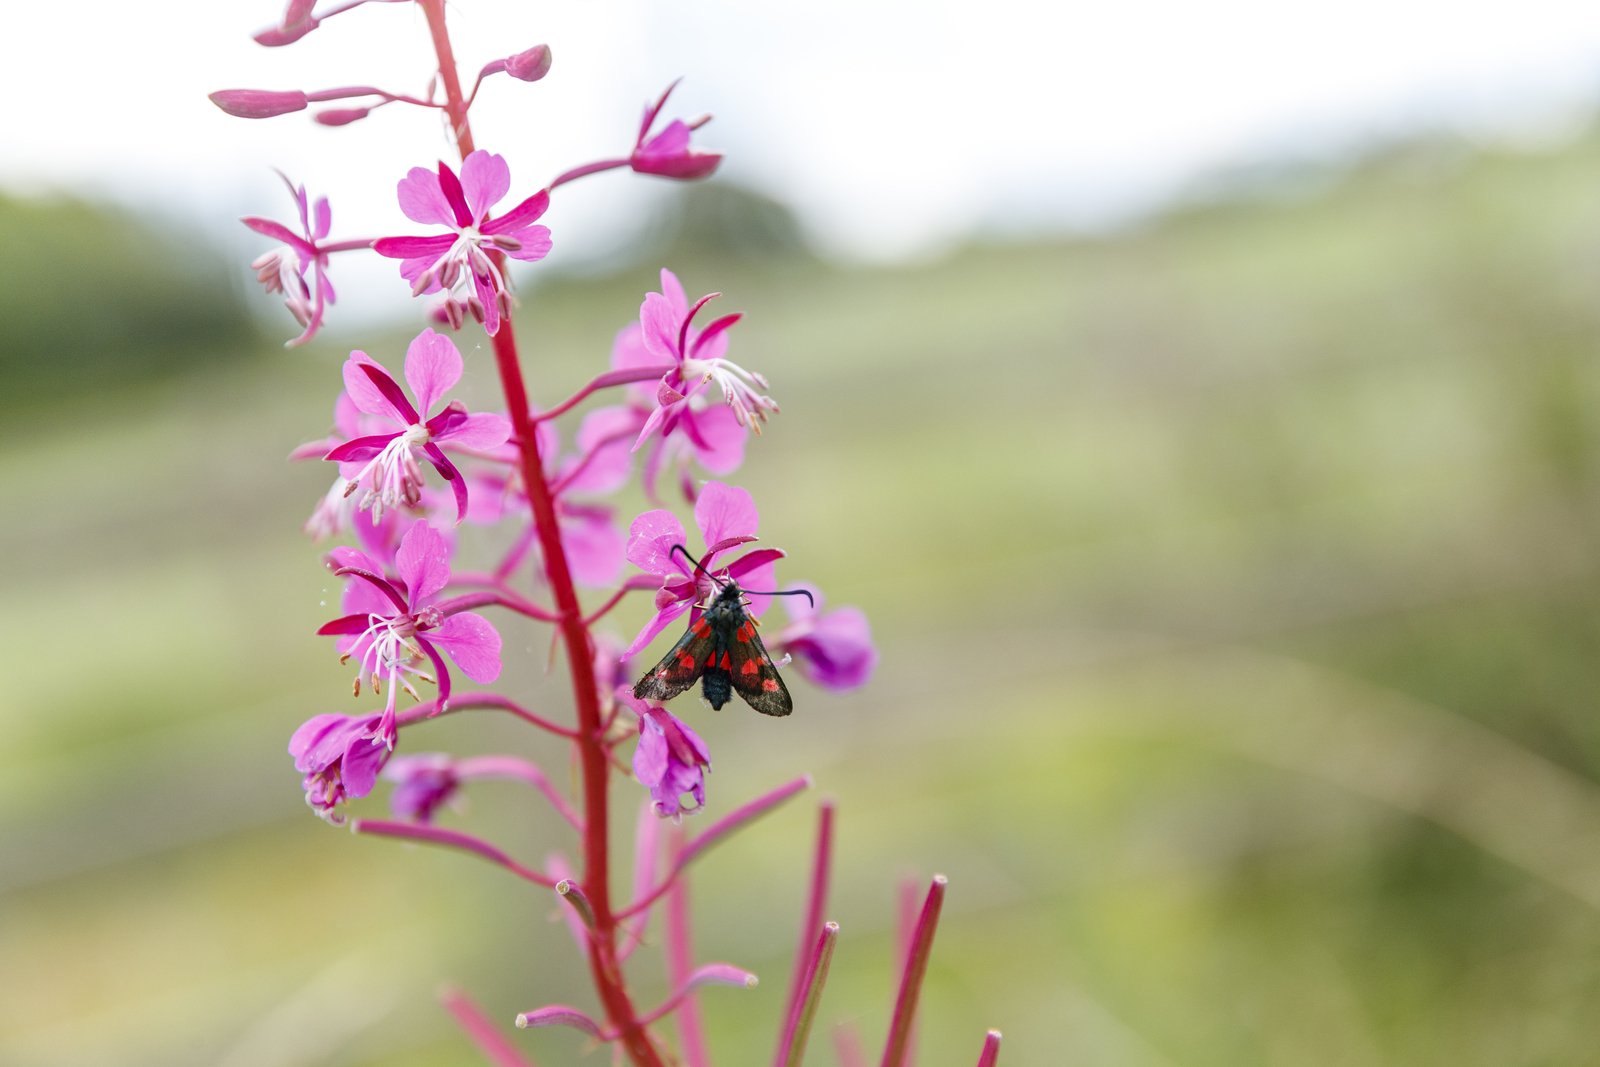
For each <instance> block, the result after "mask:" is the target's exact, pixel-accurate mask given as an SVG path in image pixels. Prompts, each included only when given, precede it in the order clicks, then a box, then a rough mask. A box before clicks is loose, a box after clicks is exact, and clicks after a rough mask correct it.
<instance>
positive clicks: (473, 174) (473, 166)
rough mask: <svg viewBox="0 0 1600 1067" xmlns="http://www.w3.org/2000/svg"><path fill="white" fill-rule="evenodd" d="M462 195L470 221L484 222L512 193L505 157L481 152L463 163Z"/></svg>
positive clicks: (474, 153) (509, 171) (509, 170)
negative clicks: (486, 216)
mask: <svg viewBox="0 0 1600 1067" xmlns="http://www.w3.org/2000/svg"><path fill="white" fill-rule="evenodd" d="M461 191H462V193H463V195H465V197H466V201H467V213H468V214H469V215H471V216H472V218H471V219H470V220H469V221H471V222H476V221H478V220H479V219H481V218H483V216H484V215H485V214H486V213H487V212H488V210H489V209H490V208H492V207H494V206H495V205H496V204H498V203H499V202H500V201H501V200H502V199H504V198H505V195H506V193H508V192H510V191H511V168H510V167H508V166H506V161H505V157H504V156H497V155H492V154H491V153H489V152H486V151H484V150H483V149H481V148H480V149H478V150H477V151H476V152H473V153H472V154H471V155H469V156H468V157H467V158H466V159H464V160H462V162H461ZM547 199H548V198H547ZM528 221H529V222H532V221H533V220H532V219H529V220H528ZM484 232H487V231H484Z"/></svg>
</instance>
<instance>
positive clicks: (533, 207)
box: [478, 189, 550, 234]
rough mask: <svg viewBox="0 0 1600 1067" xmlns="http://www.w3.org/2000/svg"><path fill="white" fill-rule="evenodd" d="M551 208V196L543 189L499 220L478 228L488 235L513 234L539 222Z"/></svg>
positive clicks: (490, 221)
mask: <svg viewBox="0 0 1600 1067" xmlns="http://www.w3.org/2000/svg"><path fill="white" fill-rule="evenodd" d="M549 208H550V194H549V193H547V192H545V191H544V190H543V189H541V190H539V191H538V192H537V193H534V194H533V195H532V196H530V197H528V199H526V200H524V201H523V202H522V203H520V204H518V205H517V206H516V207H514V208H512V209H511V210H510V211H508V212H506V213H505V214H504V215H501V216H500V217H499V218H496V219H490V220H489V221H488V222H486V223H484V224H483V225H482V226H480V227H478V231H479V232H480V233H487V234H496V233H511V232H512V231H514V230H520V229H522V228H523V227H524V226H529V225H532V224H533V223H535V222H538V221H539V219H540V217H541V216H543V215H544V213H545V212H546V211H547V210H549Z"/></svg>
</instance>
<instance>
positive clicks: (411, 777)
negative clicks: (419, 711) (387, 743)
mask: <svg viewBox="0 0 1600 1067" xmlns="http://www.w3.org/2000/svg"><path fill="white" fill-rule="evenodd" d="M383 776H384V777H385V778H387V779H388V780H390V781H392V782H396V783H398V784H397V785H396V786H395V789H394V792H392V793H390V794H389V810H390V811H392V812H394V813H395V814H396V815H398V816H400V818H402V819H415V820H416V821H417V822H432V821H433V813H434V812H435V811H437V810H438V809H439V808H441V807H443V806H444V805H445V804H447V803H449V802H450V801H452V800H454V799H455V797H456V792H457V790H459V789H460V787H461V777H460V775H459V774H457V773H456V767H455V760H453V759H451V758H450V757H449V756H448V755H446V754H445V753H443V752H418V753H416V754H415V755H412V756H397V757H395V758H394V759H393V760H391V761H390V763H389V765H388V766H387V767H385V768H384V769H383Z"/></svg>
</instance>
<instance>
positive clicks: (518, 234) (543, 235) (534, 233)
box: [506, 226, 554, 263]
mask: <svg viewBox="0 0 1600 1067" xmlns="http://www.w3.org/2000/svg"><path fill="white" fill-rule="evenodd" d="M511 236H512V237H515V238H516V239H517V240H519V241H521V242H522V247H521V248H518V249H515V250H513V251H510V252H507V253H506V255H508V256H510V257H511V258H512V259H520V260H522V261H523V262H524V263H537V262H538V261H539V260H541V259H543V258H544V257H545V256H548V255H549V254H550V249H551V248H553V247H554V245H553V244H552V243H551V241H550V227H548V226H524V227H523V228H522V229H520V230H515V231H513V232H512V234H511Z"/></svg>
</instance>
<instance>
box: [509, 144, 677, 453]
mask: <svg viewBox="0 0 1600 1067" xmlns="http://www.w3.org/2000/svg"><path fill="white" fill-rule="evenodd" d="M624 162H626V161H624ZM672 370H673V365H672V364H670V363H665V364H662V365H661V366H659V367H631V368H629V369H627V370H613V371H607V372H606V373H604V374H601V375H598V376H596V377H595V379H594V381H592V382H590V383H589V384H588V385H586V386H584V387H583V388H582V389H579V390H578V391H577V392H576V393H573V394H572V395H571V396H569V397H567V398H566V399H565V400H563V401H562V402H561V403H559V404H557V405H556V406H555V407H553V408H551V409H550V410H549V411H541V412H540V413H539V414H537V415H535V416H533V420H532V421H534V422H548V421H549V420H550V419H553V418H555V417H556V416H558V415H565V414H566V413H567V412H569V411H571V410H572V409H573V408H575V407H577V406H578V405H579V404H581V403H582V402H583V400H584V398H585V397H587V396H588V395H589V394H590V393H592V392H594V391H595V390H596V389H606V388H609V387H611V386H613V385H627V384H628V383H629V382H645V381H649V380H650V379H651V378H660V377H663V376H664V375H666V374H669V373H671V371H672Z"/></svg>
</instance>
